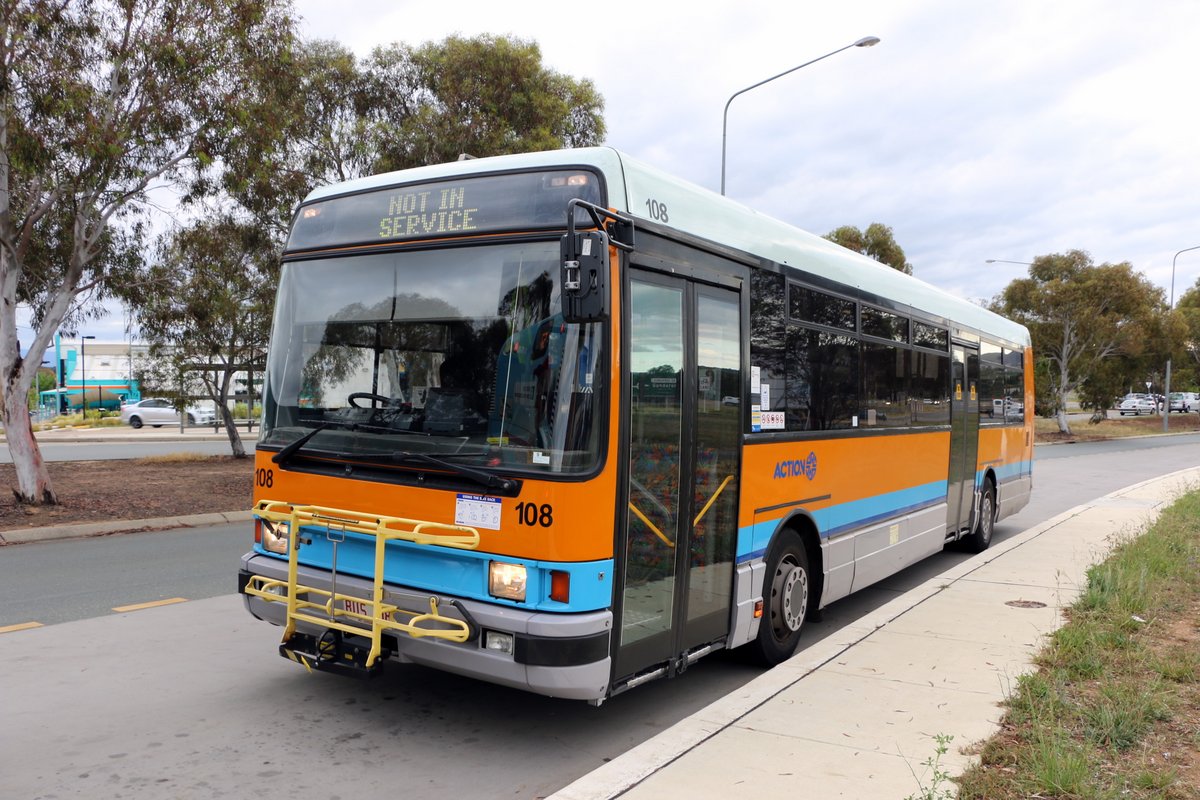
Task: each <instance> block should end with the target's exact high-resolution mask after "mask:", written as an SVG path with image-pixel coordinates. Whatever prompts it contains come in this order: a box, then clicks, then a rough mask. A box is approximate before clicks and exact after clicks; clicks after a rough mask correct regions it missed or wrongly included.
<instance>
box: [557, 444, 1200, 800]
mask: <svg viewBox="0 0 1200 800" xmlns="http://www.w3.org/2000/svg"><path fill="white" fill-rule="evenodd" d="M1195 488H1200V467H1195V468H1192V469H1187V470H1183V471H1181V472H1177V473H1174V474H1172V475H1167V476H1164V477H1161V478H1156V479H1154V480H1151V481H1146V482H1144V483H1139V484H1135V485H1133V486H1130V487H1127V488H1125V489H1122V490H1120V491H1117V492H1114V493H1112V494H1110V495H1107V496H1105V497H1102V498H1099V499H1097V500H1095V501H1093V502H1091V503H1088V504H1085V505H1081V506H1077V507H1076V508H1073V509H1071V510H1070V511H1067V512H1065V513H1063V514H1060V515H1059V516H1057V517H1055V518H1053V519H1051V520H1048V521H1047V522H1044V523H1042V524H1040V525H1038V526H1036V527H1034V528H1030V529H1029V530H1027V531H1024V532H1023V533H1020V534H1017V535H1016V536H1012V537H1009V538H1008V539H1005V540H1004V541H1002V542H998V543H996V544H995V545H993V547H992V548H990V549H988V550H986V551H984V552H983V553H980V554H979V555H977V556H974V557H972V558H970V559H968V560H966V561H964V562H962V563H960V564H959V565H957V566H956V567H954V568H953V569H951V570H949V571H948V572H945V573H942V574H941V575H939V576H938V577H936V578H934V579H932V580H930V581H928V582H926V583H924V584H922V585H920V586H917V587H915V588H913V589H912V590H910V591H908V592H907V593H905V594H904V595H902V596H900V597H898V598H896V599H895V600H892V601H891V602H889V603H887V604H886V605H884V606H881V607H880V608H878V609H876V610H875V611H873V612H871V613H870V614H868V615H866V616H865V617H862V618H861V619H859V620H857V621H856V622H855V623H854V624H852V625H848V626H846V627H845V628H843V629H842V630H841V631H839V632H838V634H836V635H833V636H830V637H827V638H826V639H824V640H822V641H820V642H818V643H816V644H814V645H813V646H812V647H810V648H807V649H804V650H802V651H801V652H799V653H798V654H797V655H796V656H794V657H793V658H792V659H791V660H789V661H787V662H786V663H784V664H781V665H779V666H778V667H776V668H775V669H772V670H770V671H768V672H765V673H763V674H762V675H760V676H759V677H758V678H755V679H754V680H753V681H751V682H750V683H748V684H746V685H745V686H743V687H742V688H740V689H739V690H737V691H736V692H734V693H732V694H730V695H728V696H726V697H724V698H722V699H720V700H718V701H716V702H715V703H713V704H712V705H710V706H708V707H707V708H705V709H702V710H701V711H699V712H697V713H696V714H693V715H692V716H691V717H689V718H687V719H685V720H682V721H681V722H679V723H677V724H676V725H674V726H672V727H670V728H668V729H667V730H665V731H663V732H662V733H660V734H658V735H657V736H655V737H654V738H652V739H649V740H648V741H646V742H644V743H642V744H641V745H639V746H637V747H635V748H634V749H632V750H630V751H629V752H627V753H624V754H623V755H621V756H619V757H618V758H615V759H613V760H612V761H610V762H609V763H607V764H605V765H604V766H603V767H601V768H599V769H597V770H595V771H594V772H592V773H590V774H588V775H585V776H584V777H582V778H580V779H579V780H577V781H575V782H574V783H572V784H570V785H569V786H567V787H565V788H563V789H561V790H560V791H558V792H556V793H555V794H554V795H552V796H551V797H552V798H553V799H554V800H600V799H601V798H613V797H621V798H638V799H640V798H647V800H651V799H653V800H657V799H658V798H662V797H687V798H689V800H702V799H703V798H714V800H716V799H717V798H720V800H727V799H728V798H730V797H745V796H754V797H801V796H803V797H820V798H830V797H847V798H863V799H864V800H868V799H870V800H875V798H895V799H896V800H899V799H900V798H905V797H908V796H909V795H913V796H921V789H922V787H923V786H924V787H926V788H930V787H931V786H932V780H931V775H930V774H929V770H928V768H927V767H925V766H924V764H923V762H924V761H926V760H927V759H929V758H930V757H931V756H933V755H934V752H935V749H936V747H937V743H936V741H935V739H934V737H935V736H937V735H939V734H947V735H951V736H953V737H954V740H953V742H952V743H951V744H950V751H949V752H947V753H946V755H944V756H943V757H942V760H941V764H942V767H943V768H944V769H945V770H946V771H948V772H949V773H950V774H952V775H957V774H959V773H961V772H962V771H963V770H964V769H965V768H966V767H967V766H968V765H969V764H970V763H972V761H973V757H971V756H968V755H965V754H964V753H963V752H962V750H963V749H964V748H969V747H970V746H971V745H972V744H974V743H976V742H978V741H980V740H982V739H985V738H987V737H988V736H990V735H991V734H992V733H993V732H994V731H995V730H996V729H997V726H998V724H999V721H1000V718H1001V716H1002V715H1003V709H1002V708H1001V701H1003V700H1004V699H1005V697H1006V696H1007V695H1008V694H1009V693H1010V691H1011V689H1012V688H1013V687H1014V685H1015V683H1016V679H1017V677H1018V676H1019V675H1021V674H1023V673H1026V672H1030V671H1032V669H1033V665H1032V659H1033V657H1034V655H1035V654H1036V653H1037V652H1038V650H1039V649H1040V648H1041V646H1042V644H1043V639H1044V637H1045V635H1046V634H1048V633H1051V632H1053V631H1054V630H1056V629H1057V628H1058V627H1059V626H1060V625H1061V624H1062V622H1063V615H1062V611H1063V609H1064V608H1065V607H1067V606H1069V605H1071V603H1072V602H1073V601H1074V600H1075V598H1076V597H1077V596H1078V595H1079V593H1080V591H1081V589H1082V588H1083V587H1084V586H1085V585H1086V580H1087V575H1086V573H1087V568H1088V567H1089V566H1091V565H1093V564H1096V563H1099V562H1100V561H1102V560H1103V559H1104V558H1105V556H1106V555H1107V553H1108V552H1109V550H1110V549H1111V547H1112V545H1113V543H1114V542H1115V541H1117V540H1119V539H1120V538H1121V537H1123V536H1130V535H1134V534H1137V533H1140V532H1141V531H1143V530H1144V529H1145V527H1146V526H1147V524H1148V523H1150V522H1152V521H1153V520H1154V519H1155V518H1156V517H1157V516H1158V514H1159V512H1160V511H1161V510H1162V509H1163V508H1164V507H1166V506H1167V505H1170V504H1171V502H1173V501H1174V500H1175V499H1176V498H1177V497H1178V496H1179V495H1180V494H1182V493H1184V492H1185V491H1188V490H1189V489H1195ZM683 680H686V678H683ZM940 788H942V789H947V788H951V789H952V787H947V786H945V785H943V786H942V787H940Z"/></svg>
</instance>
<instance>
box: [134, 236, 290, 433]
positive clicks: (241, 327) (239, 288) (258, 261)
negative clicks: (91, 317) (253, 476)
mask: <svg viewBox="0 0 1200 800" xmlns="http://www.w3.org/2000/svg"><path fill="white" fill-rule="evenodd" d="M278 281H279V266H278V261H277V243H276V242H275V241H274V239H273V238H272V237H271V235H270V233H269V232H268V231H266V230H265V229H263V228H262V227H261V226H259V225H257V224H256V223H253V222H249V221H239V220H237V219H235V218H234V217H232V216H231V215H228V214H222V215H217V216H215V217H214V218H212V219H210V220H206V221H201V222H197V223H194V224H192V225H190V226H188V227H186V228H181V229H178V230H176V231H173V232H171V233H169V234H167V235H165V236H163V237H162V238H160V239H159V242H158V248H157V252H156V261H155V264H154V266H153V267H152V268H151V269H150V270H148V271H147V272H146V273H145V275H144V276H143V277H142V278H141V279H140V280H139V281H137V282H135V283H134V284H131V285H130V287H129V288H128V289H127V296H128V298H129V300H130V302H131V303H132V304H133V306H134V308H135V309H136V311H135V314H136V317H137V321H138V324H139V325H140V327H141V329H142V335H143V336H144V337H145V338H146V340H147V342H148V343H149V344H150V354H151V356H152V357H153V358H154V360H155V361H157V363H159V364H160V365H162V366H163V367H165V368H166V370H167V372H166V374H159V375H144V377H145V378H147V382H148V383H151V384H160V385H161V384H165V385H171V384H173V383H174V384H176V385H178V383H179V381H180V380H183V381H184V382H185V383H186V382H187V381H188V380H189V379H190V380H197V381H199V382H200V385H201V386H202V387H203V390H204V393H205V394H206V395H207V396H208V397H209V398H211V399H212V400H213V402H214V403H215V404H216V407H217V408H218V409H221V408H224V407H225V406H226V401H227V400H228V399H229V398H230V397H231V396H232V394H233V389H234V386H233V380H234V374H235V373H238V372H241V371H244V370H245V368H246V366H247V365H254V367H255V369H257V370H261V365H260V364H258V362H259V361H261V354H262V353H264V352H265V351H266V345H267V334H268V331H269V327H270V319H271V309H272V306H273V303H274V298H275V288H276V286H277V285H278ZM200 366H203V368H197V367H200ZM172 377H174V378H175V380H174V381H173V380H172ZM185 388H186V387H185ZM231 443H232V446H233V450H234V455H239V456H240V455H242V454H243V453H241V452H239V449H240V447H241V443H240V441H239V440H237V436H236V434H231Z"/></svg>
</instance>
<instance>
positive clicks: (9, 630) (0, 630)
mask: <svg viewBox="0 0 1200 800" xmlns="http://www.w3.org/2000/svg"><path fill="white" fill-rule="evenodd" d="M40 627H42V623H40V622H22V623H21V624H20V625H5V626H4V627H3V628H0V633H12V632H14V631H27V630H30V629H32V628H40Z"/></svg>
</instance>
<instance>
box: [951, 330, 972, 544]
mask: <svg viewBox="0 0 1200 800" xmlns="http://www.w3.org/2000/svg"><path fill="white" fill-rule="evenodd" d="M950 349H951V362H952V363H951V365H950V383H951V386H950V470H949V480H948V485H947V490H946V506H947V511H946V514H947V518H946V530H947V531H948V532H949V533H956V532H958V531H961V530H963V529H965V528H966V527H967V526H969V525H970V524H971V511H972V506H973V504H974V501H975V464H976V461H977V458H978V451H979V399H978V398H979V350H978V349H977V348H974V347H970V346H964V345H960V344H958V343H954V344H952V345H951V348H950Z"/></svg>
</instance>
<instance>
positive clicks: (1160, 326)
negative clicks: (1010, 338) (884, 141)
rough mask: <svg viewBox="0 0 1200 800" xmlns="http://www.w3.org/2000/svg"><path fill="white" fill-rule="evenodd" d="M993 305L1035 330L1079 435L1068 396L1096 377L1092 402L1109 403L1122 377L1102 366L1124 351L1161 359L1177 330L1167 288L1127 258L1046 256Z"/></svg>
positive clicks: (1037, 346)
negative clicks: (1170, 321)
mask: <svg viewBox="0 0 1200 800" xmlns="http://www.w3.org/2000/svg"><path fill="white" fill-rule="evenodd" d="M992 309H993V310H995V311H998V312H999V313H1001V314H1004V315H1005V316H1008V317H1010V318H1012V319H1014V320H1016V321H1018V322H1021V323H1022V324H1024V325H1025V326H1026V327H1028V328H1029V332H1030V336H1031V337H1032V339H1033V349H1034V352H1035V353H1037V354H1038V355H1039V356H1040V357H1042V358H1045V359H1047V360H1048V362H1049V367H1050V369H1049V370H1048V376H1047V377H1048V379H1049V382H1050V390H1051V393H1052V394H1053V396H1054V405H1055V411H1056V413H1057V414H1058V416H1059V429H1060V430H1061V431H1062V432H1063V433H1070V432H1071V430H1070V425H1069V424H1068V423H1067V418H1066V407H1067V395H1068V394H1069V393H1071V392H1073V391H1075V390H1076V389H1078V388H1079V387H1080V385H1081V383H1082V382H1083V380H1084V378H1086V377H1088V376H1091V375H1093V374H1094V375H1095V376H1096V377H1095V378H1094V380H1093V383H1092V384H1091V387H1090V388H1089V389H1088V390H1087V391H1086V394H1087V399H1088V401H1089V403H1090V404H1091V405H1092V406H1093V407H1097V406H1103V405H1106V402H1105V401H1103V400H1101V399H1100V398H1099V395H1101V394H1102V393H1104V392H1108V391H1111V388H1112V386H1113V385H1115V383H1116V382H1117V381H1116V378H1115V377H1114V376H1113V374H1106V373H1105V372H1104V371H1103V370H1102V367H1103V366H1104V365H1105V362H1106V361H1107V360H1108V359H1112V358H1116V357H1118V356H1125V357H1128V358H1131V359H1138V358H1144V357H1145V358H1148V357H1153V358H1157V357H1158V356H1159V355H1161V354H1162V352H1163V351H1162V347H1163V341H1164V331H1165V330H1167V329H1168V328H1169V326H1168V325H1166V324H1165V323H1164V319H1165V317H1166V303H1165V298H1164V296H1163V291H1162V289H1160V288H1158V287H1156V286H1154V285H1153V284H1151V283H1150V281H1148V280H1147V279H1146V278H1145V276H1143V275H1141V274H1138V273H1135V272H1134V270H1133V267H1132V266H1131V265H1130V264H1129V263H1127V262H1124V263H1120V264H1100V265H1095V264H1093V263H1092V259H1091V256H1089V255H1088V254H1087V253H1085V252H1083V251H1082V250H1070V251H1068V252H1066V253H1056V254H1053V255H1047V256H1038V257H1037V258H1035V259H1034V260H1033V263H1032V264H1031V265H1030V267H1029V277H1027V278H1018V279H1017V280H1014V281H1013V282H1012V283H1010V284H1009V285H1008V286H1007V287H1006V288H1005V289H1004V291H1003V293H1001V295H1000V296H999V297H998V298H997V299H996V300H995V301H994V302H993V303H992ZM1162 360H1163V361H1164V362H1165V357H1164V358H1163V359H1162ZM1121 377H1122V378H1123V379H1127V376H1121Z"/></svg>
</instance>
